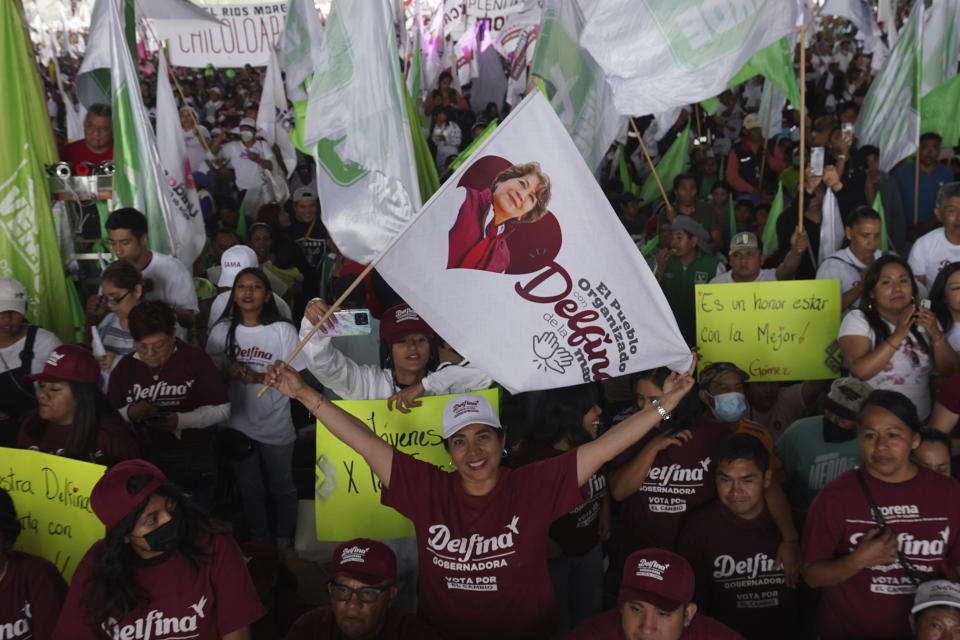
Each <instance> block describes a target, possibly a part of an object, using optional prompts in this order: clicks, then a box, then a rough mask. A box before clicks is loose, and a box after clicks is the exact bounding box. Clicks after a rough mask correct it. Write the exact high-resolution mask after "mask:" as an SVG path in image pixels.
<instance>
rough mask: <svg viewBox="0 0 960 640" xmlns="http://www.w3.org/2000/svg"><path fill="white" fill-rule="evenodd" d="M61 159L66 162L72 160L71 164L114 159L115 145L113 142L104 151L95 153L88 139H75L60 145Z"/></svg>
mask: <svg viewBox="0 0 960 640" xmlns="http://www.w3.org/2000/svg"><path fill="white" fill-rule="evenodd" d="M60 159H61V160H63V161H64V162H70V163H71V164H76V163H78V162H92V163H94V164H97V163H98V162H105V161H107V160H113V145H112V144H111V145H110V148H109V149H107V150H106V151H104V152H102V153H94V152H93V151H90V148H89V147H88V146H87V142H86V140H83V139H80V140H74V141H73V142H70V143H68V144H65V145H63V146H62V147H60Z"/></svg>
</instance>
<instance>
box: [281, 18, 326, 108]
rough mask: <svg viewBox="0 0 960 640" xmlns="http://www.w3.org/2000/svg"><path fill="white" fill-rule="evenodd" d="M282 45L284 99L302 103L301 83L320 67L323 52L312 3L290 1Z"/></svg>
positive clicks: (318, 25)
mask: <svg viewBox="0 0 960 640" xmlns="http://www.w3.org/2000/svg"><path fill="white" fill-rule="evenodd" d="M282 42H283V47H282V54H283V71H284V72H285V73H286V74H287V95H288V96H290V99H291V100H303V99H305V98H306V97H307V94H306V91H305V90H304V88H303V83H304V81H305V80H306V79H307V78H308V77H309V76H310V75H311V74H312V73H313V70H314V69H315V68H316V67H317V66H318V65H319V64H320V57H321V53H322V51H323V49H322V45H323V24H321V22H320V14H318V13H317V9H316V7H315V6H314V4H313V0H290V4H289V6H288V7H287V22H286V24H285V25H284V28H283V40H282Z"/></svg>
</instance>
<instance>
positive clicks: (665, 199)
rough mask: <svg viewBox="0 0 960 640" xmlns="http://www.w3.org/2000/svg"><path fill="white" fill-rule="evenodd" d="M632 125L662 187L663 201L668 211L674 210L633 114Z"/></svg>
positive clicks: (654, 176)
mask: <svg viewBox="0 0 960 640" xmlns="http://www.w3.org/2000/svg"><path fill="white" fill-rule="evenodd" d="M630 127H631V128H633V132H634V133H635V134H637V142H639V143H640V149H641V150H642V151H643V157H644V158H646V159H647V164H649V165H650V171H651V172H653V179H654V180H656V181H657V186H658V187H659V188H660V195H662V196H663V203H664V204H665V205H666V207H667V210H668V211H673V207H671V206H670V200H669V199H667V192H666V191H665V190H664V188H663V183H662V182H660V176H659V175H658V174H657V168H656V167H655V166H653V160H651V159H650V154H649V153H648V152H647V145H645V144H644V143H643V136H642V135H640V131H639V130H638V129H637V123H636V122H634V120H633V116H631V117H630Z"/></svg>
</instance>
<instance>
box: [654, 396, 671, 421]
mask: <svg viewBox="0 0 960 640" xmlns="http://www.w3.org/2000/svg"><path fill="white" fill-rule="evenodd" d="M650 404H652V405H653V408H654V409H656V410H657V413H659V414H660V418H661V419H663V420H669V419H670V416H672V415H673V414H672V413H670V412H669V411H667V410H666V409H664V408H663V405H661V404H660V401H659V400H657V399H656V398H654V399H653V400H651V401H650Z"/></svg>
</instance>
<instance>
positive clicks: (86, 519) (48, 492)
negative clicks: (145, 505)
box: [0, 447, 106, 582]
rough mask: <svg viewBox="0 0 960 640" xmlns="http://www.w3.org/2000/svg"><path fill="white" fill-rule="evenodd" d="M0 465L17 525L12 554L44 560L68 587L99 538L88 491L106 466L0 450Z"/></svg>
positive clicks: (100, 525) (0, 477)
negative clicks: (54, 568)
mask: <svg viewBox="0 0 960 640" xmlns="http://www.w3.org/2000/svg"><path fill="white" fill-rule="evenodd" d="M0 460H2V461H3V462H0V488H3V489H6V491H7V493H9V494H10V497H11V498H13V504H14V506H15V507H16V509H17V517H18V518H19V519H20V524H21V526H22V530H21V531H20V537H18V538H17V543H16V545H14V549H17V550H19V551H25V552H27V553H32V554H34V555H37V556H41V557H43V558H46V559H47V560H49V561H50V562H52V563H53V564H55V565H56V566H57V569H59V570H60V573H61V574H63V577H64V579H66V581H67V582H70V579H71V578H72V577H73V572H74V571H75V570H76V568H77V563H79V562H80V560H81V559H82V558H83V556H84V554H85V553H86V552H87V550H88V549H89V548H90V546H91V545H92V544H93V543H94V542H96V541H97V540H100V539H101V538H103V535H104V529H103V523H102V522H100V519H99V518H97V516H96V515H94V513H93V509H91V508H90V492H91V491H92V490H93V486H94V485H95V484H97V481H98V480H100V477H101V476H102V475H103V472H104V471H105V470H106V467H104V466H103V465H99V464H93V463H91V462H81V461H79V460H72V459H70V458H63V457H60V456H54V455H50V454H48V453H40V452H39V451H30V450H26V449H6V448H3V447H0Z"/></svg>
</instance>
